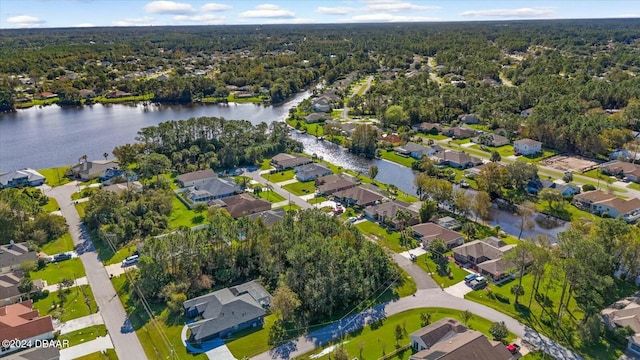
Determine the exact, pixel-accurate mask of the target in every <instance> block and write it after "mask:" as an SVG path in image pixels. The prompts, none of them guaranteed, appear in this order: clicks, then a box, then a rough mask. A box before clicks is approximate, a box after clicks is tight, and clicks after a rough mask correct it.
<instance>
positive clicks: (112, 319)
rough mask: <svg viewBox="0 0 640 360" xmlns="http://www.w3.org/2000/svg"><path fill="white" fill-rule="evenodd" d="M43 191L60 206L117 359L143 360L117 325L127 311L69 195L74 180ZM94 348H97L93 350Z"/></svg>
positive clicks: (130, 335) (133, 338) (130, 337)
mask: <svg viewBox="0 0 640 360" xmlns="http://www.w3.org/2000/svg"><path fill="white" fill-rule="evenodd" d="M43 190H44V193H45V194H46V195H48V196H51V197H53V198H55V199H56V200H57V201H58V204H59V205H60V211H61V212H62V215H63V216H64V218H65V219H66V220H67V224H69V232H70V233H71V238H72V239H73V243H74V244H75V245H76V251H77V252H78V253H79V254H80V259H81V260H82V265H84V269H85V271H86V273H87V275H86V276H87V279H88V280H89V285H90V286H91V290H92V291H93V295H94V297H95V299H96V303H97V304H98V308H99V310H100V314H101V315H102V317H103V319H104V320H105V325H106V326H107V330H108V331H109V335H110V336H111V340H112V341H113V345H114V346H115V350H116V353H117V354H118V358H120V359H132V360H143V359H146V358H147V356H146V355H145V353H144V350H143V349H142V345H140V341H139V340H138V337H137V336H136V334H135V332H129V333H124V334H123V333H122V332H120V328H121V327H122V325H123V324H124V323H125V319H126V317H127V314H126V312H125V310H124V307H123V306H122V303H121V302H120V301H119V300H118V298H117V294H116V291H115V289H114V288H113V285H112V284H111V281H110V280H109V276H108V275H107V271H106V270H105V268H104V265H103V264H102V262H101V261H100V259H99V258H98V253H97V252H96V251H95V249H94V247H93V244H92V243H91V239H90V238H89V235H88V234H87V233H86V232H85V231H84V230H83V228H82V226H81V220H80V216H79V215H78V212H77V211H76V208H75V206H73V203H72V201H71V194H73V193H74V192H76V190H77V183H76V182H75V181H74V182H71V183H68V184H66V185H62V186H58V187H55V188H47V187H45V188H43ZM96 351H97V350H96Z"/></svg>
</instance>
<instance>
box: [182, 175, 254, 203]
mask: <svg viewBox="0 0 640 360" xmlns="http://www.w3.org/2000/svg"><path fill="white" fill-rule="evenodd" d="M241 191H242V189H240V187H238V186H237V185H236V184H235V183H234V182H233V179H231V180H230V179H220V178H213V179H209V180H206V181H204V182H202V183H199V184H197V185H195V186H191V187H188V188H187V189H186V190H185V191H184V192H183V196H184V197H185V198H186V199H188V200H189V201H191V202H192V203H198V202H209V201H212V200H216V199H222V198H226V197H229V196H232V195H234V194H236V193H239V192H241Z"/></svg>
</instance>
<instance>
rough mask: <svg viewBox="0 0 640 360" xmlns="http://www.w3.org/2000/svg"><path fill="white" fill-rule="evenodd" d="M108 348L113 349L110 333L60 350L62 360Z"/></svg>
mask: <svg viewBox="0 0 640 360" xmlns="http://www.w3.org/2000/svg"><path fill="white" fill-rule="evenodd" d="M107 349H113V343H111V339H110V338H109V335H107V336H101V337H99V338H96V339H95V340H91V341H87V342H86V343H82V344H79V345H76V346H72V347H69V348H63V349H62V350H60V360H73V359H77V358H79V357H83V356H85V355H89V354H93V353H95V352H103V351H105V350H107ZM118 358H119V357H118ZM124 359H131V358H124ZM145 359H146V358H145Z"/></svg>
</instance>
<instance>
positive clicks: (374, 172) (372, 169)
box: [369, 165, 378, 180]
mask: <svg viewBox="0 0 640 360" xmlns="http://www.w3.org/2000/svg"><path fill="white" fill-rule="evenodd" d="M376 176H378V167H377V166H376V165H370V166H369V177H370V178H371V180H374V179H375V178H376Z"/></svg>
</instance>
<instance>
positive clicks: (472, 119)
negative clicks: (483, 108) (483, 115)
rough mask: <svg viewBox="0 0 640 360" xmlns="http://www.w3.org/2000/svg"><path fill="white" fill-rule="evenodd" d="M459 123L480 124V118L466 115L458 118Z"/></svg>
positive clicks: (475, 115)
mask: <svg viewBox="0 0 640 360" xmlns="http://www.w3.org/2000/svg"><path fill="white" fill-rule="evenodd" d="M458 122H460V123H462V124H478V123H479V122H480V116H478V115H477V114H464V115H460V116H458Z"/></svg>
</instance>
